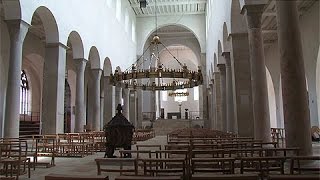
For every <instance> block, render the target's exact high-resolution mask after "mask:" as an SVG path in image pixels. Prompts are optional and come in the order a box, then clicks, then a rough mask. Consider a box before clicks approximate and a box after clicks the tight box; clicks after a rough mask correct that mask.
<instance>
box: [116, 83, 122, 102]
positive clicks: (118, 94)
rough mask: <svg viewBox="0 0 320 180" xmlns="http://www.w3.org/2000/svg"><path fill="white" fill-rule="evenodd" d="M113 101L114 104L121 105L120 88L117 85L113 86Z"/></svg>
mask: <svg viewBox="0 0 320 180" xmlns="http://www.w3.org/2000/svg"><path fill="white" fill-rule="evenodd" d="M115 102H116V106H118V104H121V105H122V88H121V87H120V86H119V85H117V86H116V87H115Z"/></svg>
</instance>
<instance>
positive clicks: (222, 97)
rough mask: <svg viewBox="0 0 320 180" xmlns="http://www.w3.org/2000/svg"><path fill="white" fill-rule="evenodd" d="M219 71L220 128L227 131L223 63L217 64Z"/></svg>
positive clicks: (224, 67)
mask: <svg viewBox="0 0 320 180" xmlns="http://www.w3.org/2000/svg"><path fill="white" fill-rule="evenodd" d="M217 66H218V68H219V71H220V93H221V121H222V130H223V131H225V132H226V131H227V119H226V115H227V114H226V113H227V111H226V107H227V104H226V66H225V64H218V65H217Z"/></svg>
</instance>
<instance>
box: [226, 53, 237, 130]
mask: <svg viewBox="0 0 320 180" xmlns="http://www.w3.org/2000/svg"><path fill="white" fill-rule="evenodd" d="M222 56H223V57H224V59H225V62H226V102H227V110H226V113H227V114H226V119H227V130H228V131H230V132H236V131H235V130H236V126H237V124H236V122H235V119H234V108H233V87H232V69H231V58H230V52H223V53H222Z"/></svg>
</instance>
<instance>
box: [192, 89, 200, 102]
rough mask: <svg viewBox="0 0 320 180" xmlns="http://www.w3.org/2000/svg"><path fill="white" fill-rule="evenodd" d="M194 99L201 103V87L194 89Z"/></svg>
mask: <svg viewBox="0 0 320 180" xmlns="http://www.w3.org/2000/svg"><path fill="white" fill-rule="evenodd" d="M193 99H194V100H195V101H199V86H197V87H194V88H193Z"/></svg>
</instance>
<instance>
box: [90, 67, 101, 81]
mask: <svg viewBox="0 0 320 180" xmlns="http://www.w3.org/2000/svg"><path fill="white" fill-rule="evenodd" d="M91 73H92V76H93V78H94V79H99V78H101V74H102V70H101V69H91Z"/></svg>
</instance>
